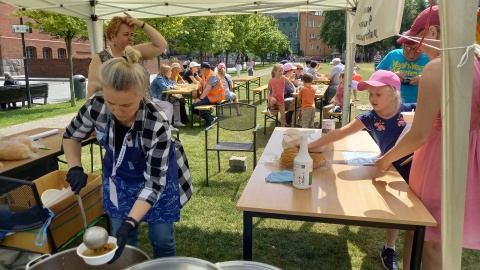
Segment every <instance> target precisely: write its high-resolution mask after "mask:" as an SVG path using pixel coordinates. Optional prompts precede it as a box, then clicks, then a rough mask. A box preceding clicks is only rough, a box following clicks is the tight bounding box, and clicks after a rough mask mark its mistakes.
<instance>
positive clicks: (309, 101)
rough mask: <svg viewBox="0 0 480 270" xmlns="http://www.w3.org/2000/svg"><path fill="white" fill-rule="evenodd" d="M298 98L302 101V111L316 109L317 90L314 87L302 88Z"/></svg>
mask: <svg viewBox="0 0 480 270" xmlns="http://www.w3.org/2000/svg"><path fill="white" fill-rule="evenodd" d="M298 97H300V98H301V99H302V109H307V108H315V88H313V86H304V87H302V88H300V92H298Z"/></svg>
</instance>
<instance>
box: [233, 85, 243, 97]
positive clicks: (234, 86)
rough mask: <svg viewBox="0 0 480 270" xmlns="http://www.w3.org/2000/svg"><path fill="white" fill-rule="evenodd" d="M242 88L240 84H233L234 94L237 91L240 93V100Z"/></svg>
mask: <svg viewBox="0 0 480 270" xmlns="http://www.w3.org/2000/svg"><path fill="white" fill-rule="evenodd" d="M240 87H241V85H240V84H238V83H233V89H232V92H233V93H235V91H237V92H238V95H237V98H238V100H240Z"/></svg>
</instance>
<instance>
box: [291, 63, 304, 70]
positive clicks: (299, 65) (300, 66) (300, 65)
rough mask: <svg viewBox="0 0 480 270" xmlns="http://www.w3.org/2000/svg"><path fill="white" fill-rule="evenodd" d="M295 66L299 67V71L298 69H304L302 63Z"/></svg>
mask: <svg viewBox="0 0 480 270" xmlns="http://www.w3.org/2000/svg"><path fill="white" fill-rule="evenodd" d="M293 65H294V66H296V67H297V69H298V68H302V69H303V65H302V64H300V63H295V64H293Z"/></svg>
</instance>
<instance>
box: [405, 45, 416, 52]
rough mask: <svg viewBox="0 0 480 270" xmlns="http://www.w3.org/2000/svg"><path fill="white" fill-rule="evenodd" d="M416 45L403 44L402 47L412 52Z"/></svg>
mask: <svg viewBox="0 0 480 270" xmlns="http://www.w3.org/2000/svg"><path fill="white" fill-rule="evenodd" d="M416 47H417V46H407V45H403V49H404V50H405V51H407V52H413V51H415V48H416Z"/></svg>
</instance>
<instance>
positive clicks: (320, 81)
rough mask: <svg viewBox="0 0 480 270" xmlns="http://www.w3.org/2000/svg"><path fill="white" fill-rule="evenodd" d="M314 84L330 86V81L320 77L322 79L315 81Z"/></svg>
mask: <svg viewBox="0 0 480 270" xmlns="http://www.w3.org/2000/svg"><path fill="white" fill-rule="evenodd" d="M313 82H314V83H320V84H329V83H330V80H329V79H327V78H326V77H320V78H316V79H313Z"/></svg>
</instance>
